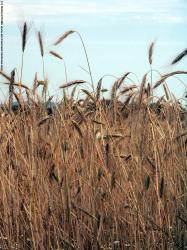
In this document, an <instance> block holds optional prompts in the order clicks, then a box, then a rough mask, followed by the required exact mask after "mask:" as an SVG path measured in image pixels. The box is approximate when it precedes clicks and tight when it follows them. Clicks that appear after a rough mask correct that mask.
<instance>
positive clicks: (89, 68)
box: [76, 31, 94, 91]
mask: <svg viewBox="0 0 187 250" xmlns="http://www.w3.org/2000/svg"><path fill="white" fill-rule="evenodd" d="M76 33H77V35H78V36H79V38H80V40H81V43H82V46H83V49H84V53H85V56H86V61H87V64H88V70H89V74H90V79H91V84H92V89H93V91H94V82H93V77H92V72H91V67H90V63H89V59H88V54H87V51H86V47H85V44H84V41H83V39H82V36H81V35H80V33H79V32H78V31H76Z"/></svg>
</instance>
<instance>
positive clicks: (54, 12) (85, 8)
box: [4, 0, 187, 23]
mask: <svg viewBox="0 0 187 250" xmlns="http://www.w3.org/2000/svg"><path fill="white" fill-rule="evenodd" d="M13 1H14V2H13ZM12 2H13V3H12ZM23 2H24V3H23ZM184 7H187V5H184V4H183V1H182V0H170V1H163V0H157V1H156V0H149V1H148V0H141V1H137V0H136V1H135V0H103V1H98V0H97V1H96V0H95V1H94V0H90V1H85V0H61V1H60V0H54V1H53V2H51V1H48V0H45V1H35V0H32V1H31V0H30V2H29V3H28V2H26V1H25V0H24V1H23V0H22V1H20V0H7V3H6V4H5V8H4V9H5V11H4V13H5V22H14V21H15V20H19V19H20V18H21V19H23V18H25V19H28V18H29V19H34V20H35V19H40V20H47V19H48V18H50V17H53V18H54V19H57V18H59V17H60V16H63V15H64V16H65V15H76V14H97V15H105V17H106V16H107V17H108V18H110V15H112V14H119V15H123V16H124V17H125V15H126V14H127V15H128V18H130V19H132V20H134V19H135V20H136V19H138V17H139V19H149V20H150V21H155V22H156V21H158V22H170V23H181V22H184V21H186V18H185V17H184V16H181V10H182V9H184ZM176 9H177V11H176Z"/></svg>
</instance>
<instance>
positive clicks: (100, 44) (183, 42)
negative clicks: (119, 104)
mask: <svg viewBox="0 0 187 250" xmlns="http://www.w3.org/2000/svg"><path fill="white" fill-rule="evenodd" d="M186 13H187V0H138V1H137V0H89V1H86V0H53V1H51V0H40V1H38V0H4V71H5V72H7V73H9V72H11V70H12V69H13V68H14V67H16V68H17V69H18V72H20V67H21V35H20V27H21V25H22V24H23V22H24V21H27V22H28V23H29V25H30V31H29V38H28V43H27V47H26V51H25V55H24V71H23V82H24V83H25V84H27V85H28V86H32V83H33V79H34V75H35V73H36V72H38V75H39V78H40V79H41V80H42V78H43V74H42V61H41V57H40V51H39V45H38V41H37V38H36V32H37V31H38V30H40V31H41V32H42V35H43V37H44V48H45V56H44V62H45V72H47V73H46V74H47V76H48V79H49V92H50V94H51V95H53V94H55V95H60V93H61V90H60V89H59V86H61V85H62V84H64V83H65V75H64V68H63V63H62V62H61V61H59V60H57V59H56V58H54V57H52V56H51V55H49V53H48V52H49V50H53V51H56V52H58V53H59V54H61V55H62V57H63V58H64V61H65V63H66V66H67V74H68V81H71V80H75V79H84V80H87V81H90V78H89V75H88V73H87V72H86V71H87V69H88V67H87V63H86V58H85V54H84V51H83V48H82V46H81V42H80V39H79V38H78V36H77V34H72V35H71V36H69V37H68V38H67V39H66V40H64V42H63V43H62V44H61V45H60V46H58V47H54V46H53V44H54V42H55V40H56V39H57V38H58V37H59V36H61V35H62V34H63V33H64V32H65V31H67V30H71V29H73V30H76V31H78V32H79V33H80V34H81V36H82V38H83V40H84V43H85V46H86V49H87V53H88V57H89V61H90V66H91V71H92V75H93V79H94V83H95V85H96V84H97V82H98V81H99V79H100V78H101V77H102V76H103V75H108V76H106V77H105V78H104V80H103V87H104V88H108V89H110V87H111V85H112V83H113V82H114V81H115V77H120V76H122V75H123V74H124V73H125V72H129V71H130V72H133V73H135V74H131V79H132V81H135V82H136V83H137V82H138V80H137V78H138V79H139V81H141V79H142V77H143V75H144V74H145V73H146V72H147V71H149V69H150V66H149V63H148V47H149V45H150V43H151V42H152V41H156V43H155V50H154V54H153V69H155V70H157V71H159V73H161V74H164V73H168V72H171V71H173V70H186V68H187V58H184V60H183V61H181V62H180V63H178V64H177V65H175V66H171V65H170V63H171V61H172V59H173V58H174V57H175V56H176V55H177V54H178V53H180V52H181V51H182V50H183V49H185V48H186V47H187V39H186V34H187V15H186ZM154 77H155V80H156V78H157V77H158V72H157V73H156V72H155V73H154ZM179 78H180V79H175V78H171V79H170V80H169V81H168V85H169V87H170V90H171V91H172V92H173V93H174V94H175V95H176V97H177V98H181V97H182V95H183V93H184V90H185V84H187V77H186V76H180V77H179ZM0 80H1V82H2V81H3V79H0ZM130 83H132V82H131V81H130V80H129V82H127V84H130ZM0 91H1V92H0V97H1V99H6V98H7V86H4V85H3V84H0ZM157 91H158V93H159V94H162V88H161V87H160V88H159V89H158V90H157Z"/></svg>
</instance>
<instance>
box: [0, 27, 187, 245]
mask: <svg viewBox="0 0 187 250" xmlns="http://www.w3.org/2000/svg"><path fill="white" fill-rule="evenodd" d="M27 32H28V28H27V24H26V23H25V24H24V26H23V32H22V40H23V41H22V68H21V74H20V78H19V79H18V82H17V81H16V76H17V70H16V69H14V70H13V71H12V72H11V75H7V74H6V73H4V72H0V74H1V76H2V77H3V78H4V79H5V80H6V83H7V84H8V85H9V100H8V104H9V105H7V107H6V106H4V107H3V108H2V110H1V117H0V249H51V250H52V249H116V250H117V249H137V250H139V249H163V250H165V249H185V246H187V235H186V232H187V219H186V218H187V212H186V211H187V168H186V166H187V165H186V163H187V162H186V138H185V136H186V134H187V133H186V130H185V122H184V121H183V120H184V119H183V118H184V115H183V114H182V112H183V111H184V110H183V109H182V107H181V105H180V104H179V103H178V102H177V101H176V100H175V98H174V96H173V95H172V94H171V93H170V92H169V89H168V87H167V84H166V80H167V78H168V77H172V76H173V75H176V74H186V73H187V72H185V71H180V72H171V73H168V74H165V75H162V76H161V77H160V79H159V80H158V81H156V82H153V79H152V72H153V71H152V62H153V58H152V57H153V50H154V43H152V44H151V46H150V49H149V57H148V58H149V63H150V67H151V71H150V72H149V73H147V74H145V76H144V77H143V80H142V82H141V84H140V85H139V84H137V85H136V84H135V83H133V84H132V85H127V84H126V83H125V82H126V79H129V77H130V74H131V73H130V72H128V73H125V74H124V75H123V76H122V77H121V78H119V79H117V80H116V81H115V82H114V84H113V86H112V90H111V98H110V99H108V100H105V99H104V98H103V93H104V92H105V91H106V90H105V89H104V86H103V85H102V84H103V82H102V81H103V78H101V79H100V81H99V82H98V84H96V83H95V84H94V82H93V79H92V75H91V70H90V65H89V61H88V57H87V53H86V49H85V46H84V43H83V41H82V38H81V36H80V34H79V33H77V34H78V35H79V37H80V38H81V41H82V44H83V48H84V52H85V55H86V59H87V63H88V72H89V73H90V80H91V82H90V85H91V87H92V88H93V90H92V91H90V90H89V88H87V86H88V84H87V83H86V82H85V81H83V80H76V81H71V82H67V81H66V83H65V84H64V85H63V86H61V91H62V90H63V91H64V97H63V99H62V100H61V101H60V102H59V103H58V104H57V105H56V108H55V109H54V110H50V112H49V110H48V113H47V110H46V109H45V107H44V101H45V100H47V99H48V98H49V99H50V100H51V99H52V98H50V97H48V84H47V80H46V77H45V65H44V57H43V56H44V53H46V52H45V51H44V46H43V39H42V34H41V33H40V32H38V41H39V46H40V50H41V57H42V62H43V63H42V64H43V74H44V76H43V77H44V79H43V80H40V81H39V80H38V79H37V78H38V77H37V74H36V76H35V80H34V84H33V88H32V89H29V88H28V87H27V86H25V84H24V83H23V82H22V74H23V70H24V56H23V55H24V51H25V46H26V38H27ZM25 33H26V34H25ZM73 33H75V34H76V32H75V31H72V30H71V31H68V32H66V33H65V34H64V35H63V36H61V37H60V38H59V39H58V40H57V41H56V42H55V45H57V44H61V43H62V42H63V40H64V39H65V38H67V37H68V36H69V35H74V34H73ZM49 53H50V54H51V56H55V57H56V58H57V60H63V57H62V56H61V55H59V54H58V53H57V52H55V51H50V52H49ZM181 55H182V54H181ZM182 57H183V56H182ZM182 57H181V58H182ZM178 58H179V57H178ZM181 58H179V60H180V59H181ZM177 61H178V60H177ZM173 63H176V62H175V61H174V62H173ZM65 72H66V70H65ZM66 79H67V76H66ZM40 86H42V87H43V91H42V96H39V95H38V94H37V90H38V88H39V87H40ZM94 86H95V90H94ZM158 87H159V88H161V87H164V91H165V96H162V97H158V98H157V99H156V98H155V97H154V91H155V89H156V88H158ZM17 88H19V91H18V90H17ZM67 88H68V89H69V90H71V91H69V94H67V92H66V90H67ZM77 89H79V90H80V91H81V92H82V94H83V95H81V98H82V99H80V98H77V97H76V98H75V94H76V91H77ZM81 89H82V90H81ZM23 92H25V93H26V96H25V97H24V96H23V95H22V93H23ZM14 98H15V99H16V100H17V102H18V104H19V110H18V111H17V112H16V113H14V112H12V111H11V106H12V102H13V99H14ZM155 100H156V101H155Z"/></svg>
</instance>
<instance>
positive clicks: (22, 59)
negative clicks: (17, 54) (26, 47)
mask: <svg viewBox="0 0 187 250" xmlns="http://www.w3.org/2000/svg"><path fill="white" fill-rule="evenodd" d="M23 62H24V51H22V58H21V75H20V80H19V96H21V82H22V77H23Z"/></svg>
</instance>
